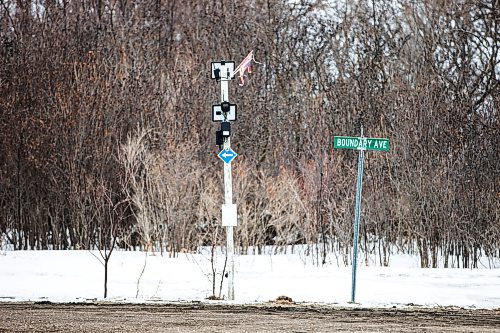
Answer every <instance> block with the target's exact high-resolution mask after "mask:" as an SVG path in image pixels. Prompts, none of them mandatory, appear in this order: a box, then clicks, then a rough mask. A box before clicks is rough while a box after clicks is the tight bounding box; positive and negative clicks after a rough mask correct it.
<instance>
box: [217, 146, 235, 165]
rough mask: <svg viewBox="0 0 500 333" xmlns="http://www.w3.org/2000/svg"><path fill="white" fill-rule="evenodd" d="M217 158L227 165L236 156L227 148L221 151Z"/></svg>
mask: <svg viewBox="0 0 500 333" xmlns="http://www.w3.org/2000/svg"><path fill="white" fill-rule="evenodd" d="M217 156H219V158H220V159H221V160H223V161H224V163H227V164H229V163H231V161H232V160H234V158H235V157H236V156H238V154H236V153H235V152H234V151H232V150H231V148H229V149H223V150H221V152H220V153H219V155H217Z"/></svg>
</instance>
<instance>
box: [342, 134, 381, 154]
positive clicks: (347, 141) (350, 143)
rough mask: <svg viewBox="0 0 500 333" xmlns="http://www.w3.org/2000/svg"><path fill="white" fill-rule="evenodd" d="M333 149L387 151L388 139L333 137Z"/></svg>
mask: <svg viewBox="0 0 500 333" xmlns="http://www.w3.org/2000/svg"><path fill="white" fill-rule="evenodd" d="M333 148H338V149H365V150H379V151H388V150H389V139H386V138H363V137H351V136H335V137H333Z"/></svg>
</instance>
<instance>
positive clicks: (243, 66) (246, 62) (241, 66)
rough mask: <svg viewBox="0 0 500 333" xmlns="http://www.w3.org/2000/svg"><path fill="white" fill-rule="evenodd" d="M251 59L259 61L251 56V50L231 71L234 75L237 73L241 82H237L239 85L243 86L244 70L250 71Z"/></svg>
mask: <svg viewBox="0 0 500 333" xmlns="http://www.w3.org/2000/svg"><path fill="white" fill-rule="evenodd" d="M252 61H253V62H255V63H256V64H260V62H258V61H255V58H254V57H253V50H252V51H250V53H249V54H248V55H247V56H246V57H245V59H243V61H242V62H241V63H240V64H239V65H238V67H236V69H235V70H234V72H233V75H231V76H234V75H235V74H236V73H239V75H238V76H239V78H240V80H241V83H240V84H239V85H240V86H243V85H244V84H245V72H248V73H252Z"/></svg>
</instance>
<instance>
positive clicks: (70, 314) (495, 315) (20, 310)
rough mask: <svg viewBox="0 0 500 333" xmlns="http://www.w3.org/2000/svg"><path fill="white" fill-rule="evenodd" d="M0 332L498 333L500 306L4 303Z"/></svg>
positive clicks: (0, 311)
mask: <svg viewBox="0 0 500 333" xmlns="http://www.w3.org/2000/svg"><path fill="white" fill-rule="evenodd" d="M0 332H44V333H45V332H89V333H90V332H92V333H99V332H120V333H128V332H134V333H135V332H224V333H236V332H238V333H242V332H252V333H258V332H295V333H299V332H329V333H332V332H370V333H373V332H411V333H422V332H467V333H476V332H478V333H479V332H481V333H490V332H498V333H500V310H464V309H441V308H440V309H422V308H416V309H411V308H409V309H358V308H335V307H329V306H320V305H275V304H266V305H255V306H242V305H220V304H205V303H189V304H162V305H143V304H140V305H139V304H138V305H135V304H116V303H111V304H110V303H104V304H101V303H93V304H56V303H0Z"/></svg>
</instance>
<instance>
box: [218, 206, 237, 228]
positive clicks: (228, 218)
mask: <svg viewBox="0 0 500 333" xmlns="http://www.w3.org/2000/svg"><path fill="white" fill-rule="evenodd" d="M237 225H238V213H237V209H236V204H223V205H222V226H223V227H236V226H237Z"/></svg>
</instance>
